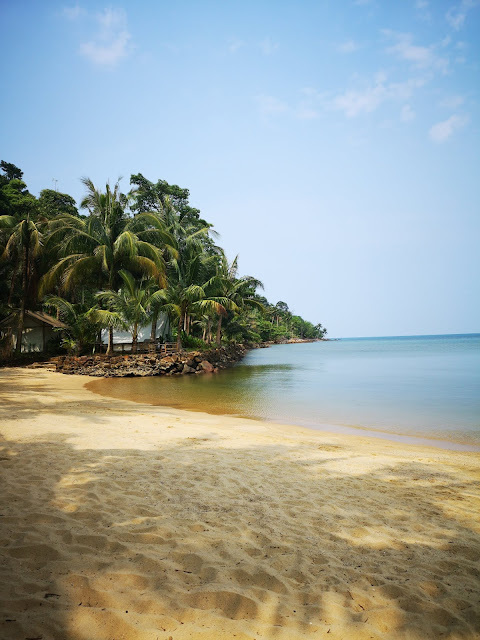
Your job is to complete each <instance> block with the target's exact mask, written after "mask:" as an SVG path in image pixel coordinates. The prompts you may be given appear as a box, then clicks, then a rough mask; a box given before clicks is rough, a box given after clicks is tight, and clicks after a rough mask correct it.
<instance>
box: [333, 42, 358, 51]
mask: <svg viewBox="0 0 480 640" xmlns="http://www.w3.org/2000/svg"><path fill="white" fill-rule="evenodd" d="M358 49H359V46H358V44H356V43H355V42H354V41H353V40H347V41H346V42H342V43H341V44H339V45H338V47H337V51H339V52H340V53H353V52H354V51H358Z"/></svg>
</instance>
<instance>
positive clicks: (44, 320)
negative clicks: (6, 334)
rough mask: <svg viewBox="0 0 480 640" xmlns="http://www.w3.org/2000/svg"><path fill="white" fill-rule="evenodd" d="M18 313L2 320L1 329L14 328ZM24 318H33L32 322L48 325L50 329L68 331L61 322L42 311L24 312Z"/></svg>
mask: <svg viewBox="0 0 480 640" xmlns="http://www.w3.org/2000/svg"><path fill="white" fill-rule="evenodd" d="M19 313H20V312H19V311H16V312H15V313H11V314H10V315H9V316H7V317H6V318H5V319H4V320H2V321H1V322H0V326H1V327H10V326H15V325H16V324H17V321H18V316H19ZM25 316H28V317H30V318H33V319H34V320H38V322H40V323H41V324H48V325H50V326H51V327H55V328H56V329H68V325H66V324H65V323H64V322H62V321H61V320H57V319H56V318H52V316H49V315H48V313H43V311H25Z"/></svg>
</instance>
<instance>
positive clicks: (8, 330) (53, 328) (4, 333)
mask: <svg viewBox="0 0 480 640" xmlns="http://www.w3.org/2000/svg"><path fill="white" fill-rule="evenodd" d="M19 318H20V312H18V311H17V312H15V313H11V314H10V315H9V316H7V317H6V318H5V319H4V320H2V321H1V322H0V334H1V342H2V343H3V351H4V354H5V355H8V354H9V353H11V352H12V351H13V350H14V349H15V348H16V344H17V333H18V324H19ZM59 329H68V326H67V325H66V324H65V323H64V322H62V321H61V320H57V319H56V318H52V316H49V315H48V314H47V313H43V311H25V320H24V324H23V331H22V345H21V352H22V353H32V352H38V353H41V352H43V351H46V347H47V344H48V341H49V340H52V339H53V338H56V337H57V335H58V333H57V332H58V330H59Z"/></svg>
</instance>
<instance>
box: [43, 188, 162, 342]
mask: <svg viewBox="0 0 480 640" xmlns="http://www.w3.org/2000/svg"><path fill="white" fill-rule="evenodd" d="M82 181H83V183H84V185H85V186H86V188H87V195H86V196H85V198H84V199H83V200H82V203H81V205H80V206H81V207H82V208H86V209H88V210H89V212H90V215H89V216H88V218H86V219H81V218H78V217H76V216H71V215H63V216H59V217H58V218H57V219H55V220H53V221H51V223H50V232H49V236H48V242H49V244H55V245H58V244H59V243H60V241H61V243H62V248H61V253H60V256H61V257H60V259H59V260H58V262H57V263H56V264H55V265H54V266H53V267H52V268H51V269H50V270H49V272H48V273H47V274H46V275H45V277H44V278H43V282H42V291H43V292H46V291H49V290H51V289H52V288H53V287H54V286H55V285H56V284H58V283H60V284H61V290H63V291H72V290H73V289H74V288H75V286H77V285H79V284H84V283H86V284H89V285H90V286H92V287H94V288H97V290H98V289H102V288H103V289H104V290H105V291H109V292H118V290H119V288H120V285H121V284H122V282H123V279H122V276H121V274H120V272H121V271H125V270H128V271H130V272H131V273H132V274H135V275H138V276H140V277H142V276H148V277H151V278H153V279H154V280H155V281H156V282H157V283H158V285H159V287H160V288H163V287H164V286H165V285H166V276H165V270H166V267H165V260H164V257H163V251H162V248H160V247H159V244H160V243H161V242H162V241H163V242H164V243H167V244H168V243H169V244H170V245H171V244H172V240H171V238H170V235H169V234H168V232H167V230H166V229H165V228H164V227H163V226H162V224H161V220H159V219H158V217H156V216H152V215H149V214H139V215H137V216H135V217H131V216H129V215H128V206H129V201H130V199H131V194H127V195H124V194H122V193H120V189H119V183H118V182H117V183H116V184H115V186H114V188H113V189H111V188H110V185H109V184H107V185H106V189H105V192H101V191H99V190H97V189H96V188H95V186H94V184H93V183H92V181H91V180H90V179H89V178H84V179H83V180H82ZM152 238H155V240H156V242H155V244H154V243H153V242H152V241H151V240H152ZM114 324H115V323H114V319H113V317H112V322H110V323H109V337H108V350H107V353H109V354H110V353H112V352H113V327H114Z"/></svg>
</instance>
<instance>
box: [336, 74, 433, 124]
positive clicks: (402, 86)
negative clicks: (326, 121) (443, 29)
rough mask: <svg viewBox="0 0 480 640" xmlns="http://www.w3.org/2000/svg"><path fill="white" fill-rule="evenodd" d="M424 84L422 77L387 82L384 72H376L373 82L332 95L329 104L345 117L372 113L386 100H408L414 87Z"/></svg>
mask: <svg viewBox="0 0 480 640" xmlns="http://www.w3.org/2000/svg"><path fill="white" fill-rule="evenodd" d="M423 84H424V81H423V80H422V79H415V78H414V79H411V80H407V81H406V82H387V76H386V75H385V74H384V73H378V74H377V75H376V77H375V78H374V82H373V84H371V85H370V86H367V87H365V88H363V89H348V90H347V91H345V92H344V93H341V94H339V95H337V96H336V97H334V98H333V99H332V100H331V101H330V103H329V106H330V107H331V108H333V109H335V110H337V111H343V113H344V114H345V115H346V116H347V118H353V117H355V116H358V115H361V114H362V113H372V112H373V111H375V110H376V109H378V107H379V106H380V105H381V104H383V103H384V102H386V101H389V100H394V101H395V100H396V101H399V100H400V101H405V100H408V99H409V98H410V97H411V96H412V94H413V93H414V91H415V89H417V88H419V87H421V86H422V85H423Z"/></svg>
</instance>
